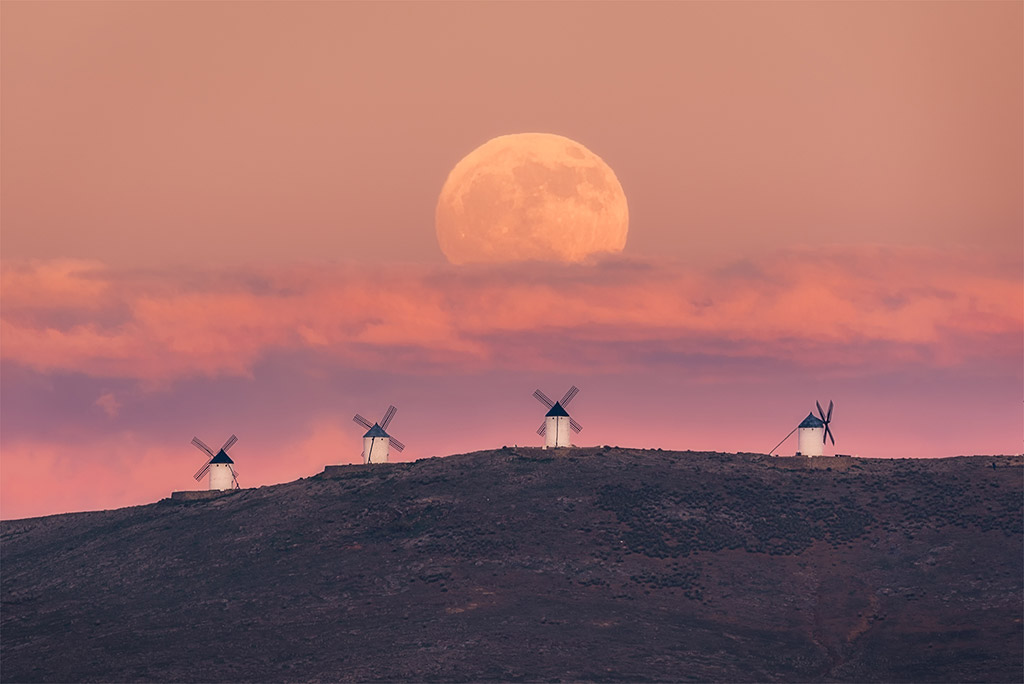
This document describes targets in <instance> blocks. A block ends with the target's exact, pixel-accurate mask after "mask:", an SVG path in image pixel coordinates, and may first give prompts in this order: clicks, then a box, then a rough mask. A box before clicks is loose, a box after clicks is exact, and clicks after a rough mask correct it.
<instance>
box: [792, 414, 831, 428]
mask: <svg viewBox="0 0 1024 684" xmlns="http://www.w3.org/2000/svg"><path fill="white" fill-rule="evenodd" d="M798 427H802V428H819V427H825V424H824V423H823V422H821V418H818V416H816V415H814V414H813V413H808V414H807V417H806V418H804V422H802V423H800V425H799V426H798Z"/></svg>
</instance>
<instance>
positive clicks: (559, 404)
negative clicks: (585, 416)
mask: <svg viewBox="0 0 1024 684" xmlns="http://www.w3.org/2000/svg"><path fill="white" fill-rule="evenodd" d="M579 391H580V388H579V387H577V386H576V385H573V386H572V387H570V388H569V391H568V392H566V393H565V396H563V397H562V399H561V401H552V400H551V399H550V398H549V397H548V396H547V395H546V394H544V393H543V392H541V391H540V390H537V391H536V392H534V393H533V396H534V397H535V398H536V399H537V401H539V402H540V403H542V404H544V405H545V406H547V407H548V412H547V413H546V414H544V422H543V423H542V424H541V426H540V427H539V428H537V434H538V435H540V436H541V437H543V438H544V448H545V449H547V448H549V447H567V446H572V444H571V443H570V442H569V437H570V434H569V431H570V430H572V431H574V432H580V431H581V430H583V426H582V425H580V424H579V423H577V422H576V421H575V420H573V419H572V418H571V417H570V416H569V412H568V411H566V410H565V407H566V406H568V405H569V402H570V401H572V400H573V397H575V396H576V394H577V393H578V392H579Z"/></svg>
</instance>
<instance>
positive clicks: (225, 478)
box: [192, 435, 239, 491]
mask: <svg viewBox="0 0 1024 684" xmlns="http://www.w3.org/2000/svg"><path fill="white" fill-rule="evenodd" d="M237 441H238V438H237V437H235V436H234V435H231V436H230V437H228V441H226V442H224V446H222V447H221V448H220V450H219V451H217V453H216V454H215V453H213V449H211V448H210V447H208V446H206V445H205V444H203V441H202V440H201V439H199V438H198V437H193V438H192V444H194V445H195V447H196V448H197V449H199V450H200V451H202V452H203V453H205V454H206V456H207V459H206V460H205V461H204V462H203V466H202V467H201V468H200V469H199V470H197V471H196V474H195V475H193V476H192V477H194V478H195V479H196V482H198V481H199V480H201V479H203V475H206V472H207V471H209V472H210V489H219V490H220V491H224V490H225V489H239V486H238V471H237V470H235V469H234V465H233V464H234V461H232V460H231V457H230V456H228V449H230V448H231V447H232V445H234V443H235V442H237Z"/></svg>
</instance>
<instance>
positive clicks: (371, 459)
mask: <svg viewBox="0 0 1024 684" xmlns="http://www.w3.org/2000/svg"><path fill="white" fill-rule="evenodd" d="M397 412H398V409H396V408H395V407H394V406H388V410H387V412H385V413H384V417H383V418H381V420H380V422H379V423H371V422H370V421H368V420H366V419H365V418H363V417H362V416H361V415H359V414H358V413H357V414H356V415H355V416H354V417H353V418H352V420H353V421H354V422H355V423H356V424H357V425H362V426H363V427H364V428H366V434H365V435H363V454H362V455H363V463H387V462H388V454H389V452H390V450H391V447H394V448H395V449H397V450H398V451H404V450H405V445H404V444H402V443H401V442H399V441H398V440H397V439H395V438H394V437H392V436H391V435H389V434H388V433H387V428H388V425H390V424H391V419H392V418H394V417H395V413H397Z"/></svg>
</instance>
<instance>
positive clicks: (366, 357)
mask: <svg viewBox="0 0 1024 684" xmlns="http://www.w3.org/2000/svg"><path fill="white" fill-rule="evenodd" d="M2 273H3V280H2V282H3V286H4V291H3V297H4V309H3V312H2V316H0V338H2V342H3V345H2V350H0V354H2V358H3V359H4V360H6V361H11V362H14V363H18V364H22V365H25V366H27V367H30V368H32V369H34V370H37V371H41V372H50V371H60V372H76V373H83V374H86V375H90V376H94V377H110V378H124V379H133V380H139V381H144V382H168V381H173V380H175V379H178V378H184V377H196V376H207V377H217V376H247V375H249V374H250V373H251V372H252V369H253V368H254V366H255V365H256V364H258V363H259V361H260V360H261V359H264V358H266V357H267V356H268V355H269V354H272V353H274V352H277V351H286V352H296V351H298V352H303V353H308V354H310V355H312V356H314V357H315V358H318V359H322V360H323V362H325V363H328V364H336V365H341V366H346V367H358V368H363V369H381V370H384V369H388V370H397V371H402V372H413V373H434V372H443V371H445V370H446V369H447V370H458V371H471V370H472V369H474V368H476V369H490V368H495V367H499V368H526V369H546V368H552V367H558V368H563V369H574V368H575V369H586V368H594V367H599V368H601V369H604V370H615V369H618V370H622V369H628V368H630V367H633V366H637V365H640V366H643V365H649V364H652V363H658V362H659V360H670V359H673V358H679V357H681V356H695V355H698V356H699V355H705V356H718V357H726V358H728V357H733V358H758V359H776V360H778V361H780V362H785V363H793V364H801V365H821V366H827V365H836V364H838V365H840V366H843V367H857V366H860V365H864V364H872V365H878V364H883V365H884V364H905V363H920V364H925V365H932V366H947V365H955V364H957V363H961V362H963V361H965V360H966V359H969V358H975V357H983V356H989V357H998V358H1016V357H1019V352H1020V349H1021V331H1022V327H1024V326H1022V313H1021V312H1022V295H1021V292H1020V287H1019V284H1020V275H1021V274H1020V265H1019V263H1016V262H1010V261H1007V262H994V261H992V260H991V259H986V258H985V257H983V256H980V255H973V254H969V253H960V252H955V253H952V252H942V251H938V250H930V249H909V248H904V249H898V248H880V247H847V248H836V247H832V248H824V249H804V250H787V251H780V252H777V253H773V254H766V255H764V256H762V257H760V258H757V259H748V260H745V261H742V262H736V263H732V264H725V265H718V266H714V265H711V266H707V267H702V268H693V267H688V266H685V265H683V264H681V263H675V262H668V261H665V262H649V263H644V262H635V261H633V262H631V261H627V260H611V261H607V262H603V263H598V264H595V265H588V266H548V265H540V264H535V265H526V266H517V267H498V268H453V267H447V266H446V267H433V268H427V267H415V268H414V267H398V266H394V267H381V266H380V265H375V266H373V267H370V266H358V265H345V266H336V267H327V266H317V267H302V268H300V267H297V266H296V267H282V268H278V269H253V270H250V271H241V270H239V271H234V272H226V273H210V272H187V273H182V272H174V273H159V272H133V271H120V270H114V269H109V268H104V267H103V266H102V265H99V264H95V263H92V262H88V263H87V262H67V261H57V262H47V261H33V262H27V263H19V264H15V265H8V264H5V265H4V268H3V272H2ZM105 402H107V405H109V406H112V404H109V400H105ZM105 410H108V412H109V409H106V408H105Z"/></svg>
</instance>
